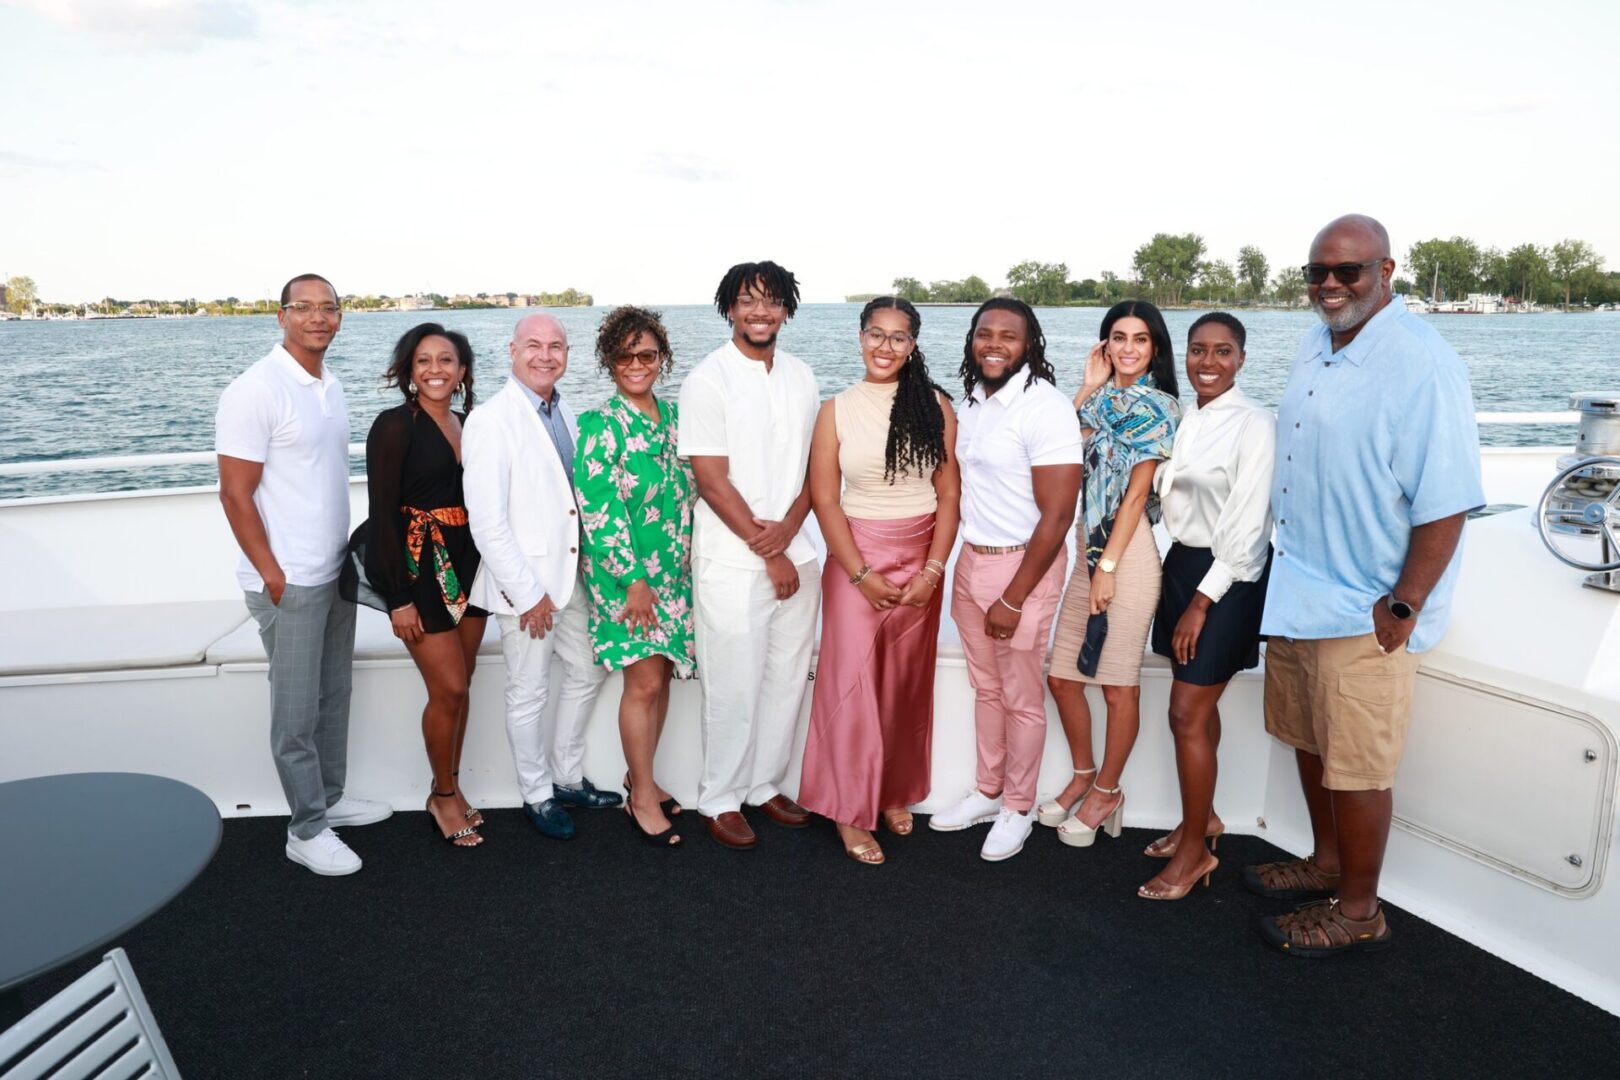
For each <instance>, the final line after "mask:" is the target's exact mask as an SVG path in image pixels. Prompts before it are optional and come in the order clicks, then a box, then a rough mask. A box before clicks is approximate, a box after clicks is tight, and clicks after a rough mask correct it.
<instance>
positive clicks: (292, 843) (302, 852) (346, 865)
mask: <svg viewBox="0 0 1620 1080" xmlns="http://www.w3.org/2000/svg"><path fill="white" fill-rule="evenodd" d="M287 858H289V859H291V860H292V861H293V862H295V863H301V864H303V865H304V866H307V867H309V868H310V869H311V870H313V871H315V873H317V874H320V875H321V876H323V877H342V876H343V875H344V874H352V873H354V872H355V871H356V870H358V869H360V856H358V855H356V854H355V853H354V852H353V851H351V850H349V845H348V844H345V843H344V842H343V841H342V840H339V839H338V834H337V833H335V832H333V831H332V830H331V829H322V830H321V831H320V832H318V833H316V834H315V835H314V836H312V837H310V838H309V839H308V840H300V839H298V837H296V836H294V835H293V834H292V833H288V834H287Z"/></svg>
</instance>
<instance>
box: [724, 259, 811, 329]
mask: <svg viewBox="0 0 1620 1080" xmlns="http://www.w3.org/2000/svg"><path fill="white" fill-rule="evenodd" d="M756 281H757V282H759V285H760V288H761V289H763V290H764V292H765V295H766V296H769V297H770V298H771V299H773V300H780V301H782V306H783V307H784V308H785V309H786V310H787V317H788V318H790V319H791V318H793V313H794V312H795V311H798V310H799V279H798V278H796V277H794V276H793V272H792V271H791V270H786V269H784V268H782V267H780V266H778V265H776V264H775V263H773V262H771V261H770V260H769V259H767V260H765V261H764V262H757V263H755V262H745V263H738V264H737V265H736V266H733V267H732V268H731V269H730V270H727V271H726V276H725V277H723V278H721V279H720V287H719V288H718V289H716V290H714V306H715V308H716V310H718V311H719V312H720V316H721V317H722V318H724V319H727V320H729V319H730V318H731V309H732V308H733V307H735V306H736V305H737V298H738V297H739V296H741V295H742V294H743V290H744V289H747V288H748V287H749V286H751V285H753V284H754V283H755V282H756Z"/></svg>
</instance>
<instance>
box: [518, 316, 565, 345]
mask: <svg viewBox="0 0 1620 1080" xmlns="http://www.w3.org/2000/svg"><path fill="white" fill-rule="evenodd" d="M547 329H549V330H553V331H555V332H556V335H557V336H559V337H561V338H562V339H563V341H564V342H566V341H567V340H568V331H566V330H564V329H563V324H562V323H560V322H558V321H557V316H555V315H547V314H545V313H544V312H535V313H534V314H533V315H525V316H523V318H521V319H519V320H518V324H517V326H516V327H514V328H513V330H512V340H513V341H522V340H523V338H524V337H525V336H526V335H528V334H533V333H536V332H539V331H541V330H547Z"/></svg>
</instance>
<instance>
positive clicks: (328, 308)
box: [281, 300, 343, 318]
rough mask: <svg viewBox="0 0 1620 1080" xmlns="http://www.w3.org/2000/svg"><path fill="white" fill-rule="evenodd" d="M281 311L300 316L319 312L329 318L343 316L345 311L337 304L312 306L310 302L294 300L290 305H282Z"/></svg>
mask: <svg viewBox="0 0 1620 1080" xmlns="http://www.w3.org/2000/svg"><path fill="white" fill-rule="evenodd" d="M281 310H282V311H296V312H298V314H300V315H308V314H311V313H312V312H316V311H318V312H320V313H321V314H322V315H325V316H327V317H328V318H330V317H331V316H333V315H341V314H343V309H342V308H340V307H338V306H337V305H336V304H312V303H310V302H309V301H308V300H294V301H293V302H292V303H290V304H282V305H281Z"/></svg>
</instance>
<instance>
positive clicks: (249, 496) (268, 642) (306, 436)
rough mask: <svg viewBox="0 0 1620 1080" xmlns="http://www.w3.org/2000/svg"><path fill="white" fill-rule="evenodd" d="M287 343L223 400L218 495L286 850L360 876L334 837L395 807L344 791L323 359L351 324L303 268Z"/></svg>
mask: <svg viewBox="0 0 1620 1080" xmlns="http://www.w3.org/2000/svg"><path fill="white" fill-rule="evenodd" d="M276 318H277V320H278V321H279V322H280V323H281V330H282V339H281V344H280V345H277V346H276V347H275V348H274V349H271V350H270V355H269V356H266V357H265V358H264V359H263V360H260V361H259V362H258V363H256V364H254V365H253V366H252V367H250V368H248V369H247V370H246V371H244V372H243V373H242V374H241V375H238V376H237V377H236V379H235V381H234V382H232V383H231V385H230V386H229V387H227V388H226V390H225V393H223V394H221V395H220V399H219V412H218V415H217V416H216V418H215V423H214V449H215V450H216V451H217V452H218V454H219V498H220V502H222V503H224V505H225V518H226V520H227V521H229V522H230V525H231V531H232V532H233V533H235V534H236V542H237V544H238V545H239V546H240V547H241V549H242V559H241V563H240V566H239V567H238V570H237V574H236V578H237V581H238V582H240V583H241V586H242V591H243V593H244V594H245V596H246V598H247V606H248V611H249V612H251V613H252V615H253V618H254V619H255V620H256V621H257V622H258V624H259V637H260V638H261V639H262V640H263V641H264V651H265V654H266V655H267V656H268V657H269V659H270V749H271V752H272V753H273V754H274V755H275V759H276V771H277V773H279V774H280V776H281V789H282V791H283V792H284V793H285V794H286V796H287V805H288V807H289V808H290V809H291V811H292V820H291V821H289V822H288V825H287V857H288V858H289V859H291V860H293V861H294V862H297V863H301V864H303V865H304V866H307V867H308V868H309V869H311V870H313V871H314V872H315V873H317V874H325V875H328V876H331V875H337V874H352V873H354V872H355V871H356V870H358V869H360V857H359V856H358V855H356V854H355V853H354V852H353V851H351V850H349V847H348V845H346V844H344V842H343V841H342V840H340V839H338V835H337V833H335V832H333V831H332V828H333V827H334V826H344V825H369V824H371V823H372V822H375V821H381V820H383V819H384V818H386V817H387V816H388V815H389V814H391V813H393V811H392V810H391V809H390V808H389V807H388V806H387V805H386V804H384V803H379V802H372V801H369V800H366V799H358V798H355V797H354V796H352V795H345V794H344V792H343V783H344V777H345V773H346V771H347V766H348V750H349V690H350V686H351V683H352V673H353V662H354V610H355V609H354V605H353V604H350V603H346V602H345V601H343V600H341V599H339V597H338V593H337V577H338V568H339V567H340V566H341V565H342V561H343V551H344V546H345V544H346V542H347V541H348V538H349V414H348V410H347V409H346V408H345V406H344V402H343V387H342V386H341V385H339V383H338V381H337V378H336V377H335V376H334V375H333V374H332V373H331V371H330V370H328V369H327V367H326V365H325V358H326V350H327V347H328V346H330V345H331V344H332V338H333V337H334V336H336V334H337V332H338V329H339V328H340V327H341V326H342V325H343V310H342V308H341V306H340V305H339V304H338V298H337V290H335V289H333V288H332V284H331V282H329V281H327V280H326V279H325V278H323V277H321V276H320V275H318V274H301V275H299V276H298V277H295V278H293V279H292V280H291V281H289V282H288V283H287V284H286V285H285V286H284V287H283V288H282V290H281V311H280V313H279V314H278V315H277V316H276Z"/></svg>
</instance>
